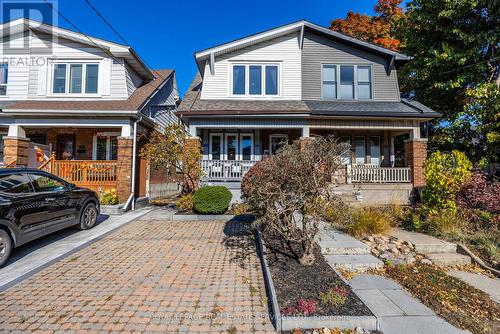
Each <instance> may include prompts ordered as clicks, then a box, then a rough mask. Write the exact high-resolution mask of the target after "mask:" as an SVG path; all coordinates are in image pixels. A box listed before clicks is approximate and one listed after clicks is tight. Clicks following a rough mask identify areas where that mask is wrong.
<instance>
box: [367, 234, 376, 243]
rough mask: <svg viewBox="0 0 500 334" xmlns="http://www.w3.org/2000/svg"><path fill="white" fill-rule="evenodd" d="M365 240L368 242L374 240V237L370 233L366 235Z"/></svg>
mask: <svg viewBox="0 0 500 334" xmlns="http://www.w3.org/2000/svg"><path fill="white" fill-rule="evenodd" d="M365 240H367V241H369V242H374V241H375V238H374V237H372V236H371V235H370V236H368V237H366V238H365Z"/></svg>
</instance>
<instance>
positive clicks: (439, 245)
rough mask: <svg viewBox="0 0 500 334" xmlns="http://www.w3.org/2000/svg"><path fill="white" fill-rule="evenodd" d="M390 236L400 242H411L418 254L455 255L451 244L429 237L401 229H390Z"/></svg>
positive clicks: (453, 245)
mask: <svg viewBox="0 0 500 334" xmlns="http://www.w3.org/2000/svg"><path fill="white" fill-rule="evenodd" d="M389 235H390V236H393V237H396V238H398V239H399V240H401V241H403V240H404V241H408V242H411V243H412V244H413V245H414V246H415V250H416V251H417V252H418V253H422V254H430V253H456V252H457V245H456V244H454V243H451V242H447V241H444V240H440V239H438V238H434V237H432V236H430V235H427V234H423V233H418V232H410V231H405V230H402V229H392V230H391V231H390V232H389Z"/></svg>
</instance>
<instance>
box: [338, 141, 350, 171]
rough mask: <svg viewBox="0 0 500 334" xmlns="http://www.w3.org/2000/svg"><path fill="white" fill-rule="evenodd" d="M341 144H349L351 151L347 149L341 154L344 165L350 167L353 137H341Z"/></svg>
mask: <svg viewBox="0 0 500 334" xmlns="http://www.w3.org/2000/svg"><path fill="white" fill-rule="evenodd" d="M339 142H340V143H347V144H349V149H346V150H345V151H343V152H342V153H341V154H340V158H341V160H342V164H343V165H349V164H350V163H351V148H350V147H351V136H340V139H339Z"/></svg>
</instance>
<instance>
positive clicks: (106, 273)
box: [0, 214, 274, 333]
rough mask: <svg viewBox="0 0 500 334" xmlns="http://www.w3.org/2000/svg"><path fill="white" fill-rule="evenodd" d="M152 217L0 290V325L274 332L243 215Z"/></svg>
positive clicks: (3, 327)
mask: <svg viewBox="0 0 500 334" xmlns="http://www.w3.org/2000/svg"><path fill="white" fill-rule="evenodd" d="M148 217H149V218H148ZM155 217H156V216H155V215H151V214H150V215H147V216H145V217H143V218H142V219H141V220H140V221H137V222H134V223H131V224H129V225H127V226H125V227H124V228H122V229H120V230H118V231H116V232H115V233H113V234H111V235H109V236H107V237H106V238H104V239H102V240H100V241H98V242H96V243H94V244H92V245H90V246H89V247H87V248H85V249H83V250H81V251H79V252H77V253H75V254H73V255H71V256H69V257H67V258H66V259H64V260H61V261H60V262H57V263H56V264H54V265H53V266H51V267H49V268H47V269H45V270H43V271H41V272H39V273H37V274H36V275H34V276H32V277H31V278H29V279H27V280H25V281H24V282H22V283H20V284H18V285H16V286H14V287H12V288H10V289H8V290H6V291H4V292H2V293H0V331H4V332H11V331H24V332H33V331H40V332H42V331H43V332H55V331H63V332H85V333H89V332H106V331H108V332H134V331H138V332H148V331H150V332H163V333H174V332H181V333H208V332H221V333H227V332H233V333H273V332H274V331H273V327H272V325H271V322H270V320H269V318H268V315H267V312H268V309H267V304H266V299H265V292H264V287H263V280H262V274H261V268H260V264H259V261H258V257H257V256H256V254H255V251H254V249H255V247H254V246H253V243H252V241H251V240H250V239H249V238H248V237H242V236H238V235H237V234H238V233H239V232H241V230H242V225H241V224H239V223H225V222H169V221H166V220H157V219H155ZM246 246H248V249H247V247H246ZM247 251H248V252H247ZM233 326H234V327H233Z"/></svg>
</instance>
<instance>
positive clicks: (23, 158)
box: [3, 136, 30, 167]
mask: <svg viewBox="0 0 500 334" xmlns="http://www.w3.org/2000/svg"><path fill="white" fill-rule="evenodd" d="M29 141H30V140H29V139H28V138H25V137H9V136H5V137H3V146H4V148H3V162H4V164H6V165H8V164H12V163H13V162H15V164H16V166H24V167H26V166H28V145H29Z"/></svg>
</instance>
